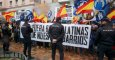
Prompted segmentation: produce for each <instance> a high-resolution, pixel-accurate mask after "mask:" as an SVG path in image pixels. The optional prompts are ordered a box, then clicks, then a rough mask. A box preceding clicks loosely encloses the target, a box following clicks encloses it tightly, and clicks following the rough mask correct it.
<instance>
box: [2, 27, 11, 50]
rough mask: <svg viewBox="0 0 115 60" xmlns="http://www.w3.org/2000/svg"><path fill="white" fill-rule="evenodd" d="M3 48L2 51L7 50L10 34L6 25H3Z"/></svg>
mask: <svg viewBox="0 0 115 60" xmlns="http://www.w3.org/2000/svg"><path fill="white" fill-rule="evenodd" d="M2 34H3V50H4V52H6V51H9V37H10V36H11V30H10V29H9V28H8V25H5V26H3V28H2Z"/></svg>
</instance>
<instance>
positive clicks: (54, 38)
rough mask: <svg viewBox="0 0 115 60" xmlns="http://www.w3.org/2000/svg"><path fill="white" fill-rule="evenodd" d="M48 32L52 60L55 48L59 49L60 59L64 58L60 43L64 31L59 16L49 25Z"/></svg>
mask: <svg viewBox="0 0 115 60" xmlns="http://www.w3.org/2000/svg"><path fill="white" fill-rule="evenodd" d="M48 34H49V37H50V40H51V45H52V60H55V54H56V48H58V49H59V53H60V60H64V52H63V45H62V43H63V38H64V35H65V32H64V26H63V25H62V24H61V17H57V18H56V21H55V23H53V24H52V25H51V26H50V27H49V31H48Z"/></svg>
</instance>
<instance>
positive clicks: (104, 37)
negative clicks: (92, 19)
mask: <svg viewBox="0 0 115 60" xmlns="http://www.w3.org/2000/svg"><path fill="white" fill-rule="evenodd" d="M114 43H115V30H114V29H113V28H112V24H110V22H109V20H108V19H107V18H103V19H102V26H101V27H100V28H99V29H98V30H97V34H96V41H95V45H97V55H98V60H103V58H104V54H106V55H107V57H108V60H113V57H112V46H113V45H114Z"/></svg>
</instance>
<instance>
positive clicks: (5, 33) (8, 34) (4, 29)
mask: <svg viewBox="0 0 115 60" xmlns="http://www.w3.org/2000/svg"><path fill="white" fill-rule="evenodd" d="M2 34H3V36H6V35H7V36H10V35H11V30H10V29H9V27H8V26H3V28H2Z"/></svg>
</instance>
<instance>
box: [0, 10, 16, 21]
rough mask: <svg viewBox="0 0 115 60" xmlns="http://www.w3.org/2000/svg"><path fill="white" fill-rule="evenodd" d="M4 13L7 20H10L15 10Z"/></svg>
mask: <svg viewBox="0 0 115 60" xmlns="http://www.w3.org/2000/svg"><path fill="white" fill-rule="evenodd" d="M2 15H3V16H4V18H5V19H6V21H7V22H10V19H11V18H12V17H14V15H15V11H10V12H3V13H2Z"/></svg>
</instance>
